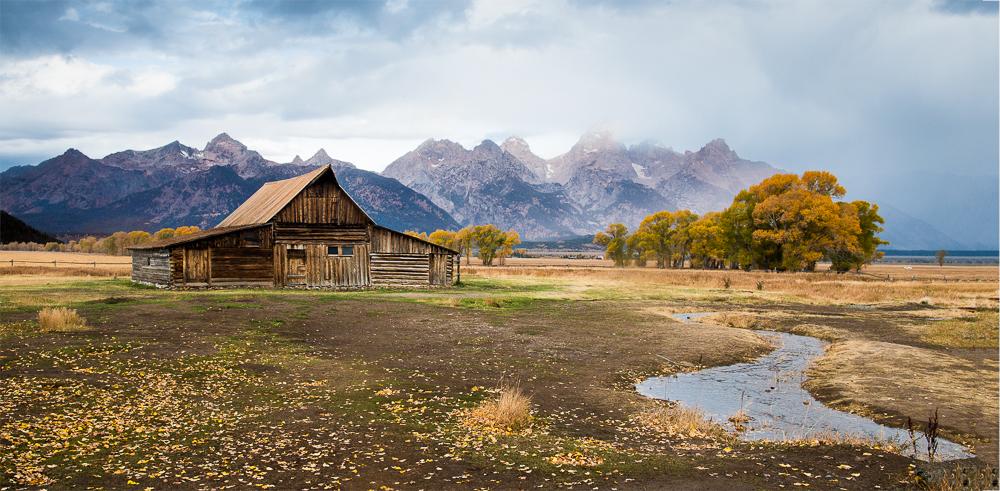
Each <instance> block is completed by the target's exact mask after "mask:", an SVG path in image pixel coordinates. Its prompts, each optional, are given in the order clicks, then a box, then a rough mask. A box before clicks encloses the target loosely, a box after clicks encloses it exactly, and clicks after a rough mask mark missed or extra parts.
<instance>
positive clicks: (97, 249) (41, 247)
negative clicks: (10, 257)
mask: <svg viewBox="0 0 1000 491" xmlns="http://www.w3.org/2000/svg"><path fill="white" fill-rule="evenodd" d="M200 231H201V229H200V228H199V227H196V226H187V227H177V228H161V229H160V230H157V231H156V232H155V233H152V234H151V233H149V232H145V231H142V230H133V231H131V232H115V233H113V234H111V235H108V236H106V237H100V238H98V237H95V236H93V235H88V236H87V237H83V238H82V239H80V240H71V241H69V242H65V243H59V242H46V243H44V244H39V243H36V242H11V243H8V244H3V245H0V250H4V251H57V252H87V253H98V254H110V255H112V256H125V255H127V254H128V248H129V247H132V246H137V245H142V244H145V243H148V242H152V241H154V240H161V239H169V238H171V237H176V236H178V235H188V234H193V233H195V232H200Z"/></svg>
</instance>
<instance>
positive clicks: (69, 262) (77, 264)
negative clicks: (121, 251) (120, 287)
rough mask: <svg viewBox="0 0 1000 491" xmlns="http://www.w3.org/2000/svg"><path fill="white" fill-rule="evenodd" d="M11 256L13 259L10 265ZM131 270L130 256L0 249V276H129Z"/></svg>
mask: <svg viewBox="0 0 1000 491" xmlns="http://www.w3.org/2000/svg"><path fill="white" fill-rule="evenodd" d="M11 260H13V261H14V264H13V265H11V262H10V261H11ZM22 261H30V262H29V263H24V262H22ZM53 261H54V262H53ZM95 263H96V264H95ZM131 274H132V258H131V257H129V256H108V255H104V254H84V253H82V252H39V251H0V278H2V277H5V276H19V275H46V276H129V275H131Z"/></svg>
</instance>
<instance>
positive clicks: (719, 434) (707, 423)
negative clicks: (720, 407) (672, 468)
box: [637, 404, 728, 438]
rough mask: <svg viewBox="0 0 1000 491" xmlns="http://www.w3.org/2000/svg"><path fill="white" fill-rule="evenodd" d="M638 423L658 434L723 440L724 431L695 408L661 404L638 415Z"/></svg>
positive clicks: (725, 435) (725, 433) (726, 434)
mask: <svg viewBox="0 0 1000 491" xmlns="http://www.w3.org/2000/svg"><path fill="white" fill-rule="evenodd" d="M637 419H638V420H639V422H640V423H641V424H643V425H645V426H647V427H649V428H652V429H654V430H656V431H658V432H660V433H665V434H667V435H671V436H681V437H692V438H724V437H727V436H728V433H727V432H726V429H725V428H723V427H722V425H720V424H719V423H717V422H715V421H712V420H711V419H709V418H707V417H705V413H704V412H702V410H701V409H699V408H696V407H687V406H682V405H680V404H670V405H666V404H661V405H658V406H657V407H656V408H654V409H650V410H647V411H643V412H641V413H639V414H638V416H637Z"/></svg>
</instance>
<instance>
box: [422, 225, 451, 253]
mask: <svg viewBox="0 0 1000 491" xmlns="http://www.w3.org/2000/svg"><path fill="white" fill-rule="evenodd" d="M456 234H457V233H456V232H452V231H451V230H441V229H437V230H435V231H433V232H431V234H430V235H428V236H427V240H429V241H431V242H433V243H435V244H437V245H439V246H442V247H447V248H449V249H458V247H457V246H456V244H455V235H456Z"/></svg>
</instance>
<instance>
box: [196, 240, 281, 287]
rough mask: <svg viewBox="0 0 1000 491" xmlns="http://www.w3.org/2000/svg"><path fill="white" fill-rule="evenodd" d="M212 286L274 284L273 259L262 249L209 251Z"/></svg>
mask: <svg viewBox="0 0 1000 491" xmlns="http://www.w3.org/2000/svg"><path fill="white" fill-rule="evenodd" d="M211 251H212V254H211V260H212V284H213V285H224V284H226V283H235V284H266V285H270V284H272V283H273V282H274V264H273V261H274V257H273V255H272V252H271V249H265V248H262V247H216V248H212V249H211Z"/></svg>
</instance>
